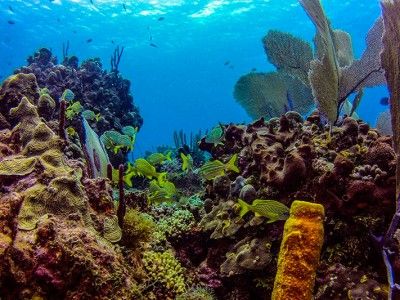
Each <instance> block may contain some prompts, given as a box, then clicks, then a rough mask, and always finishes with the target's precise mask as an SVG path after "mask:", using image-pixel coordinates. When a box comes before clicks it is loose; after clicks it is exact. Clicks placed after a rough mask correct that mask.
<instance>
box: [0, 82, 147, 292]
mask: <svg viewBox="0 0 400 300" xmlns="http://www.w3.org/2000/svg"><path fill="white" fill-rule="evenodd" d="M28 77H32V76H28ZM21 78H25V75H23V76H15V77H12V78H11V79H10V80H8V82H11V81H13V80H14V83H13V85H10V84H7V91H6V92H5V87H4V86H3V88H2V91H3V92H4V93H3V98H2V103H1V104H2V105H1V108H2V109H5V108H7V106H9V107H8V108H9V112H8V113H6V114H5V115H6V116H7V117H6V118H7V121H8V122H9V123H10V124H13V127H12V128H11V129H5V130H4V131H2V133H1V135H0V143H2V144H5V145H10V147H9V151H7V154H6V155H5V156H4V157H2V158H1V160H0V182H1V184H0V211H1V212H2V214H1V217H0V222H1V225H2V226H1V229H0V232H1V233H0V238H1V242H0V245H1V246H0V249H1V250H0V262H1V263H0V265H1V266H2V267H0V281H1V282H3V283H4V282H7V284H6V285H0V294H1V295H2V296H4V297H6V298H10V297H15V298H21V299H22V298H29V299H32V298H35V297H36V298H37V297H41V298H49V297H50V298H51V297H56V298H60V299H61V298H62V299H76V298H79V299H89V298H93V297H94V298H101V299H104V298H109V299H131V298H135V297H138V296H140V292H138V289H137V284H136V282H135V280H134V279H133V277H132V275H130V274H131V273H132V270H131V269H130V267H129V266H128V265H127V264H126V262H125V261H124V259H123V257H122V254H121V253H120V252H119V251H117V250H116V249H115V248H114V247H113V246H112V244H111V242H116V241H118V240H119V239H120V238H121V229H120V228H119V226H118V221H116V220H117V216H116V212H115V209H114V205H113V199H112V196H111V193H110V188H109V187H108V186H107V183H105V182H104V180H103V181H102V180H93V179H89V178H87V177H86V172H85V170H84V169H85V167H84V163H83V162H82V161H79V160H73V159H70V158H68V157H67V156H66V155H65V154H64V150H65V149H68V147H69V146H70V145H69V142H68V141H67V140H62V139H60V137H59V136H58V135H57V134H55V133H54V131H53V130H52V129H51V128H50V127H49V126H48V124H49V125H50V124H51V123H50V122H49V123H48V124H47V123H46V119H45V118H41V117H42V115H40V111H41V112H43V113H44V114H45V115H47V116H48V114H47V113H48V111H47V110H39V108H38V106H37V105H38V104H39V103H38V102H40V100H39V97H38V98H37V99H36V98H32V99H29V98H28V97H32V95H34V96H35V97H36V94H35V93H33V94H32V93H30V91H32V90H33V91H36V90H39V89H38V87H37V85H36V84H35V82H34V81H33V82H32V81H31V80H28V81H25V80H23V79H21ZM32 78H34V76H33V77H32ZM17 79H18V80H21V81H19V83H18V84H16V82H15V80H17ZM23 84H26V85H27V86H26V87H25V88H23V86H21V85H23ZM10 89H20V91H12V90H10ZM24 91H26V95H25V94H21V95H20V94H19V93H20V92H22V93H23V92H24ZM11 95H16V97H17V96H20V97H21V98H20V99H19V101H16V100H15V99H14V100H13V101H9V100H10V99H9V97H11ZM27 95H28V96H27ZM48 100H49V99H48ZM50 102H51V101H50ZM14 124H15V125H14ZM83 184H85V185H87V187H85V186H84V185H83ZM91 189H92V190H93V189H94V190H97V194H98V195H99V194H101V202H102V204H101V205H100V204H99V203H97V202H96V201H95V200H94V199H91V200H89V197H93V195H94V194H93V192H89V191H90V190H91ZM99 191H100V193H99ZM97 197H100V196H97ZM93 203H96V204H95V205H92V204H93ZM3 213H4V214H3Z"/></svg>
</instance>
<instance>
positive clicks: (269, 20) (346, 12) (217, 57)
mask: <svg viewBox="0 0 400 300" xmlns="http://www.w3.org/2000/svg"><path fill="white" fill-rule="evenodd" d="M323 5H324V7H325V10H326V13H327V15H328V17H329V18H330V20H331V22H332V25H333V27H334V28H339V29H342V30H345V31H347V32H349V33H350V34H351V36H352V38H353V47H354V52H355V55H356V57H359V56H360V54H361V53H362V51H363V49H364V48H365V35H366V33H367V31H368V29H369V28H370V27H371V25H372V24H373V22H374V20H375V19H376V18H377V17H378V15H379V14H380V7H379V3H378V1H377V0H368V1H359V0H349V1H342V0H325V1H323ZM9 21H12V22H11V23H14V24H9ZM0 24H1V25H0V80H3V79H4V78H5V77H7V76H8V75H9V74H11V73H12V72H13V70H14V69H15V68H17V67H19V66H22V65H25V64H26V58H27V57H28V56H29V55H31V54H32V53H33V52H34V51H35V50H37V49H38V48H40V47H48V48H51V49H52V51H53V53H54V54H56V55H57V56H58V57H59V58H61V57H62V44H63V43H66V42H67V41H69V43H70V54H71V55H77V56H78V57H79V58H80V61H83V60H84V59H86V58H90V57H100V58H101V59H102V62H103V65H104V67H106V68H107V69H109V60H110V56H111V54H112V52H113V50H114V48H115V46H116V45H121V46H125V52H124V55H123V57H122V60H121V64H120V71H121V73H122V74H123V76H124V77H125V78H127V79H129V80H131V82H132V94H133V96H134V99H135V102H136V104H137V105H138V106H139V108H140V111H141V114H142V116H143V118H144V125H143V127H142V129H141V131H140V133H139V135H138V137H137V148H136V149H137V153H138V155H140V154H142V153H143V152H144V151H145V150H148V149H153V150H154V149H155V147H156V146H158V145H160V144H166V145H172V143H173V139H172V134H173V131H174V130H180V129H183V130H184V131H185V132H187V133H189V132H191V131H193V132H197V131H198V130H199V129H203V130H205V129H207V128H211V127H213V126H215V125H216V124H217V123H218V122H222V123H229V122H248V121H250V118H249V117H248V116H247V115H246V112H245V111H244V110H243V109H242V107H241V106H240V105H239V104H237V103H236V102H235V100H234V98H233V87H234V84H235V82H236V81H237V80H238V78H239V77H240V76H242V75H244V74H245V73H247V72H249V71H250V70H251V69H253V68H255V69H257V70H258V71H263V72H264V71H269V70H273V69H274V68H273V66H272V65H270V64H269V63H268V61H267V59H266V56H265V54H264V50H263V47H262V44H261V39H262V37H263V36H264V35H265V34H266V32H267V31H268V30H270V29H278V30H281V31H286V32H290V33H292V34H294V35H296V36H298V37H301V38H303V39H305V40H307V41H310V42H311V41H312V38H313V35H314V27H313V24H312V23H311V21H310V20H309V18H308V17H307V16H306V14H305V13H304V11H303V9H302V8H301V7H300V5H299V4H298V1H297V0H208V1H200V0H199V1H185V0H141V1H133V0H131V1H129V0H1V1H0ZM89 39H91V40H92V41H91V42H90V43H88V42H87V41H88V40H89ZM151 43H152V44H154V45H156V46H157V47H154V45H153V46H151V45H150V44H151ZM386 93H387V92H386V89H385V88H384V87H379V88H374V89H370V90H368V91H367V92H366V95H365V96H364V99H363V101H362V104H361V106H360V108H359V110H358V114H359V115H360V117H361V118H363V119H364V120H366V121H368V122H369V123H371V124H374V123H375V120H376V116H377V114H378V113H379V112H380V111H383V110H385V109H386V108H385V107H383V106H381V105H380V104H379V99H380V98H381V97H383V96H385V95H386Z"/></svg>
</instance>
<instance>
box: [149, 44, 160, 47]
mask: <svg viewBox="0 0 400 300" xmlns="http://www.w3.org/2000/svg"><path fill="white" fill-rule="evenodd" d="M149 45H150V47H153V48H158V46H157V45H156V44H154V43H150V44H149Z"/></svg>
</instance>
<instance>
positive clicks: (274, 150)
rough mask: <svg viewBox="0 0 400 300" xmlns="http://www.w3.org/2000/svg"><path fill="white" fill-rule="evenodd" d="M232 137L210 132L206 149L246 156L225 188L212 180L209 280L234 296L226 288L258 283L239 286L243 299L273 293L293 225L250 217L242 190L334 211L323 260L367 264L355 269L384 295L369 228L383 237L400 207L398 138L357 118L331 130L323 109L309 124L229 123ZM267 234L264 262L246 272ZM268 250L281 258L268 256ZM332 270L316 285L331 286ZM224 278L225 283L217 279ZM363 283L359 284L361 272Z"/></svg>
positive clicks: (205, 227)
mask: <svg viewBox="0 0 400 300" xmlns="http://www.w3.org/2000/svg"><path fill="white" fill-rule="evenodd" d="M222 140H223V141H224V143H223V144H222V145H221V144H219V145H214V144H210V143H207V142H206V140H205V139H204V138H203V139H202V140H201V142H200V148H201V149H203V150H207V151H209V152H210V153H211V155H212V156H213V158H220V159H221V158H225V159H226V158H229V157H231V156H232V155H233V154H235V153H238V166H239V169H240V174H238V176H236V174H229V175H228V176H226V175H225V181H226V180H227V179H226V177H227V178H228V183H227V184H224V185H223V186H218V188H217V185H216V184H215V181H219V180H220V179H219V178H218V177H217V178H215V179H214V181H211V182H205V189H204V196H203V198H204V199H207V200H206V201H205V203H204V205H205V214H204V216H203V217H202V220H201V221H200V223H199V226H200V227H201V229H202V231H203V232H205V233H207V234H208V235H209V238H210V243H209V244H208V249H207V256H205V257H204V260H203V262H201V264H200V266H201V267H199V268H198V272H199V275H198V276H199V278H208V277H210V278H214V279H213V280H214V281H211V280H210V279H207V280H201V282H203V283H205V284H208V283H209V284H210V286H212V287H213V288H214V289H215V291H216V294H217V296H219V297H226V295H227V292H226V289H229V286H230V285H231V284H232V282H235V283H237V281H239V282H245V281H246V282H247V289H248V287H249V285H250V286H252V287H253V288H251V289H250V290H249V289H248V291H247V292H244V288H243V289H242V288H240V285H236V289H237V290H238V291H240V293H241V297H243V299H247V298H249V299H261V298H263V297H266V298H268V297H270V296H271V293H272V285H273V283H272V282H273V278H274V276H275V270H276V260H275V259H276V257H277V256H278V251H279V245H280V242H281V238H282V236H281V235H282V230H283V228H282V225H283V224H282V223H279V222H278V223H273V224H267V223H266V220H265V218H263V217H259V216H252V215H246V216H244V217H243V218H240V216H239V207H238V203H237V199H238V197H239V195H241V196H242V199H243V198H245V199H246V198H247V199H246V202H247V203H251V202H252V201H253V200H254V199H278V200H279V201H280V202H282V203H284V204H286V205H290V204H291V203H292V202H293V201H294V199H299V198H301V199H304V200H306V201H310V202H317V203H320V204H322V205H323V206H324V207H325V213H326V220H325V222H324V223H325V232H326V234H325V244H324V248H323V250H322V253H321V266H331V265H333V264H341V265H343V266H344V267H345V268H348V269H349V270H357V273H355V274H361V275H360V276H364V275H365V276H367V278H371V279H372V278H373V279H374V282H376V285H372V286H375V287H380V288H381V294H384V289H383V282H385V279H384V273H380V274H379V276H377V274H376V273H374V270H373V267H372V266H375V268H377V269H380V270H381V265H380V262H379V259H377V258H378V257H379V255H378V256H377V251H376V248H374V247H373V246H372V238H371V236H370V235H369V233H370V232H374V233H376V234H382V233H383V231H384V226H385V224H388V221H389V220H390V215H391V212H392V211H393V208H394V205H395V203H394V196H395V170H396V168H395V165H396V156H395V152H394V150H393V148H392V147H391V137H388V136H380V134H379V133H378V132H377V131H376V130H374V129H371V128H370V127H369V126H368V125H367V124H365V123H363V122H362V121H356V120H354V119H352V118H346V119H344V120H343V121H342V122H341V124H340V126H337V127H333V128H332V130H329V128H328V127H325V126H323V125H322V123H321V117H320V115H319V114H318V113H316V112H314V113H313V114H311V115H310V116H309V117H308V118H307V119H306V120H303V118H302V117H301V116H300V115H299V114H298V113H295V112H288V113H286V114H285V115H283V116H281V117H280V118H279V119H278V118H273V119H271V120H269V121H268V122H265V121H264V120H263V119H260V120H257V121H255V122H254V123H252V124H249V125H233V124H231V125H226V126H224V136H223V138H222ZM229 182H230V184H229ZM223 187H225V192H224V191H221V188H222V189H223ZM247 195H249V196H247ZM392 199H393V200H392ZM206 205H207V206H206ZM263 239H266V240H265V241H263V242H262V245H265V243H268V244H269V247H268V250H267V249H264V251H263V254H264V256H263V255H258V254H254V256H255V257H259V262H255V265H254V267H251V268H243V263H244V262H246V261H247V260H246V257H247V254H246V253H252V252H251V251H255V252H254V253H257V251H258V250H259V249H256V248H254V249H253V250H251V249H252V247H251V245H252V244H254V243H256V244H257V242H256V241H261V240H263ZM246 245H247V246H246ZM260 248H262V247H261V246H260ZM268 253H269V255H270V257H272V258H273V259H271V258H269V259H267V256H266V255H267V254H268ZM254 256H253V257H254ZM274 258H275V259H274ZM258 263H259V265H258ZM246 264H247V263H246ZM250 265H251V264H250ZM258 267H260V269H258ZM321 268H322V267H321ZM200 270H204V271H200ZM203 272H206V273H205V274H203ZM229 272H230V274H231V275H230V276H227V275H229ZM324 272H327V271H326V269H318V270H317V275H316V290H323V289H324V285H326V284H327V282H325V281H323V280H322V278H323V276H325V275H324V274H325V273H324ZM206 274H209V275H206ZM211 274H212V275H211ZM228 278H229V280H228ZM217 279H218V282H219V284H218V285H215V284H214V283H213V282H216V280H217ZM354 280H355V282H356V284H358V283H359V281H360V280H361V278H354ZM260 282H265V284H260ZM338 284H344V283H338ZM260 286H263V289H261V290H260ZM353 287H354V286H352V288H353ZM343 288H344V286H343ZM363 288H364V287H363ZM365 288H367V287H365ZM368 289H369V287H368ZM337 290H340V288H337ZM311 293H313V291H311ZM221 295H225V296H221ZM324 295H325V296H326V294H324ZM321 297H322V296H321ZM377 297H378V296H377ZM379 297H381V296H379ZM379 297H378V299H379ZM321 299H324V298H323V297H322V298H321Z"/></svg>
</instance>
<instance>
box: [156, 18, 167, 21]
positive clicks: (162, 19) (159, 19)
mask: <svg viewBox="0 0 400 300" xmlns="http://www.w3.org/2000/svg"><path fill="white" fill-rule="evenodd" d="M164 20H165V18H164V17H159V18H158V20H157V21H164Z"/></svg>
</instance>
